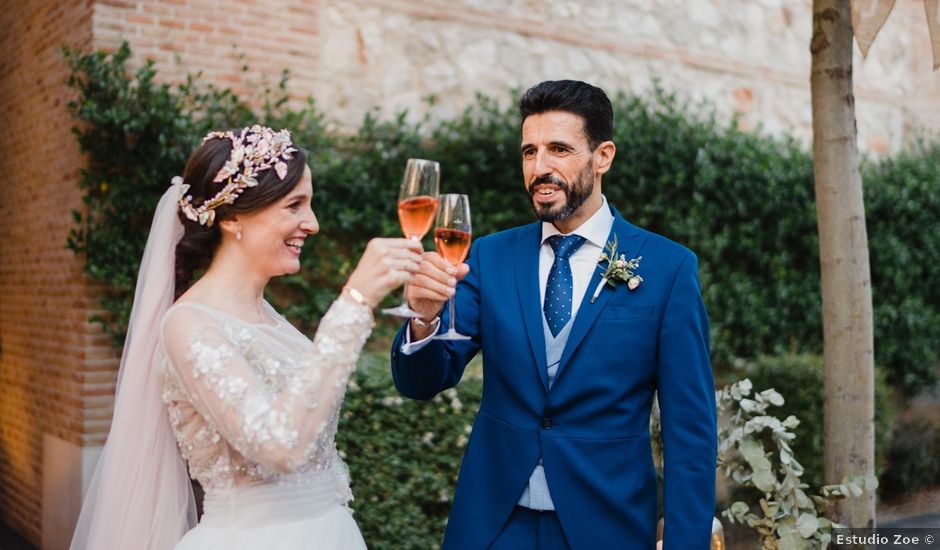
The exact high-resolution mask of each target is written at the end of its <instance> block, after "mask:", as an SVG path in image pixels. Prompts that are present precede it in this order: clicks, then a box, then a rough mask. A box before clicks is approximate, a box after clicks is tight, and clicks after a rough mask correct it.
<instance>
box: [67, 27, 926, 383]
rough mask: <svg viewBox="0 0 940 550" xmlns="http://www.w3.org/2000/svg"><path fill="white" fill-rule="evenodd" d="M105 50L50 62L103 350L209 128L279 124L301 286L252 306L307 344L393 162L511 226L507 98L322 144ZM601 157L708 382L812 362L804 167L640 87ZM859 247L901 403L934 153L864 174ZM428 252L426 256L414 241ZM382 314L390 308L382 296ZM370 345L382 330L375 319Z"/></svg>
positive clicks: (308, 120)
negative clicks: (297, 173) (296, 176)
mask: <svg viewBox="0 0 940 550" xmlns="http://www.w3.org/2000/svg"><path fill="white" fill-rule="evenodd" d="M129 53H130V52H129V50H128V49H127V48H126V46H125V47H123V48H122V49H120V50H119V51H118V52H116V53H115V54H114V55H105V54H100V53H97V54H88V55H82V54H79V53H69V54H68V60H69V62H70V64H71V66H72V70H73V73H72V74H73V76H72V78H71V80H70V83H71V85H72V86H73V87H74V88H75V90H76V92H77V98H76V99H75V101H73V102H72V103H71V104H70V108H71V110H72V112H73V113H74V114H75V116H76V119H77V121H78V126H77V129H76V134H77V136H78V139H79V143H80V145H81V147H82V150H83V151H85V152H86V153H87V155H88V158H89V162H90V163H89V167H88V169H87V170H85V171H84V172H83V174H82V181H81V186H82V188H83V189H84V190H85V192H86V207H87V208H86V212H85V213H83V214H77V222H78V223H77V224H76V229H75V231H74V232H73V234H72V236H71V237H70V245H71V246H72V248H73V249H74V250H76V251H77V252H82V253H85V254H86V259H87V261H86V270H87V271H88V273H89V274H91V275H92V276H93V277H95V278H97V279H100V280H103V281H107V282H108V283H110V288H111V292H110V293H109V294H108V296H106V298H105V304H104V305H105V308H106V309H107V310H109V311H112V312H113V315H112V316H110V317H109V318H107V319H103V320H102V321H103V322H105V323H106V325H107V326H108V329H109V330H110V331H111V332H112V333H113V334H114V335H115V336H116V338H117V339H118V340H120V338H121V337H122V335H123V332H124V329H125V320H126V315H127V312H128V310H129V306H130V300H131V296H132V292H133V281H134V278H135V274H136V269H137V259H138V258H139V257H140V253H141V251H142V247H143V243H144V240H145V238H146V232H147V228H148V227H149V222H150V216H151V214H152V208H153V205H154V204H155V203H156V199H157V197H158V196H159V195H160V193H161V192H162V190H163V189H165V187H166V185H167V184H168V182H169V180H170V178H171V177H172V176H173V175H175V174H178V173H180V172H181V170H182V166H183V162H184V159H185V156H186V154H187V153H188V152H189V151H190V150H191V149H192V148H193V146H194V145H195V144H196V143H198V142H199V139H200V138H201V136H202V135H203V134H204V132H205V131H206V130H207V129H208V128H219V127H228V126H237V125H240V124H244V123H246V122H247V121H248V120H252V119H259V120H261V121H262V122H264V123H267V124H269V125H271V126H278V127H288V128H291V129H292V130H293V131H294V136H295V139H296V141H297V142H298V143H299V144H301V145H302V146H304V147H305V148H307V149H308V150H309V151H310V152H311V169H312V171H313V175H314V186H315V194H314V208H315V210H316V212H317V214H318V217H319V219H320V223H321V228H322V229H321V234H320V235H318V236H317V238H314V239H310V240H309V242H308V245H307V248H306V250H305V254H304V260H303V262H304V268H303V269H302V271H301V273H299V274H297V275H294V276H291V277H285V278H282V279H280V280H278V281H276V282H275V283H274V284H273V285H272V286H271V287H270V292H269V299H271V300H272V301H273V302H274V303H275V304H276V305H277V306H279V307H280V308H281V309H282V310H283V311H285V313H286V314H287V315H288V316H289V317H290V318H291V319H293V320H294V321H295V322H297V323H298V324H300V325H301V326H302V327H303V328H304V329H305V330H308V331H309V330H311V329H312V328H313V327H314V326H315V324H316V319H318V318H319V316H320V315H321V314H322V312H323V311H324V310H325V308H326V307H327V305H328V304H329V302H330V301H331V300H332V299H333V297H334V296H335V295H336V292H337V290H338V289H339V288H340V287H341V285H342V282H343V281H344V280H345V278H346V277H347V276H348V274H349V272H350V271H351V269H352V267H353V266H354V262H355V261H357V259H358V255H359V254H360V253H361V250H362V249H363V248H364V245H365V242H366V241H367V239H368V238H370V237H372V236H376V235H397V234H399V231H400V229H399V228H398V223H397V220H396V216H395V199H396V196H397V188H398V183H399V181H400V178H401V171H402V167H403V166H404V163H405V159H406V158H408V157H411V156H420V157H430V158H434V159H436V160H439V161H440V162H441V165H442V183H441V185H442V190H443V191H461V192H465V193H468V194H469V195H470V196H471V197H472V202H473V215H474V226H475V227H474V231H475V233H476V234H477V235H485V234H487V233H490V232H492V231H496V230H499V229H504V228H507V227H510V226H513V225H517V224H520V223H525V222H528V221H530V220H531V219H532V214H531V209H530V206H528V204H527V200H526V197H525V194H524V193H523V190H522V177H521V172H520V160H519V153H518V148H519V122H518V117H517V115H516V113H515V108H514V107H513V106H512V105H513V103H514V102H513V101H511V100H507V101H503V102H496V101H494V100H492V99H487V98H483V97H481V98H479V99H478V101H477V102H476V104H474V105H472V106H470V107H468V108H467V110H466V111H465V112H464V113H463V114H462V115H461V116H459V117H457V118H455V119H454V120H448V121H443V122H440V123H432V122H429V121H422V122H421V123H418V124H412V123H409V122H407V119H406V117H405V114H404V113H402V114H400V115H399V116H397V117H393V118H391V119H388V120H383V119H380V118H379V117H378V116H373V115H370V116H367V117H366V118H365V119H364V121H363V123H362V124H361V126H360V127H359V129H358V130H357V131H356V132H354V133H351V134H348V133H339V132H331V131H328V129H327V125H326V124H325V122H324V117H323V114H322V113H321V112H320V111H318V110H317V108H316V106H315V105H314V104H313V103H312V101H311V102H309V103H308V104H307V105H304V106H302V107H300V108H295V109H291V108H287V107H286V106H285V105H286V104H285V103H284V100H283V97H284V94H283V89H284V87H283V84H284V81H283V80H282V81H281V83H280V87H278V86H270V87H269V88H268V89H267V91H266V92H265V93H262V94H261V97H260V98H253V99H255V101H256V102H257V101H260V102H261V103H262V105H263V108H261V109H258V110H255V111H252V110H251V109H249V108H248V106H247V103H246V101H245V100H243V99H242V98H239V97H237V96H235V95H232V94H231V92H230V91H228V90H219V89H215V88H211V87H209V88H207V89H204V90H203V89H200V88H199V87H197V86H195V85H194V84H192V82H189V83H187V84H185V85H183V86H177V87H172V86H168V85H161V84H157V83H156V82H155V72H154V68H153V66H152V65H146V66H145V67H143V68H142V69H140V70H138V71H137V72H136V73H135V74H128V73H127V72H126V71H125V69H124V64H125V62H126V60H127V57H128V56H129ZM613 102H614V109H615V117H616V126H615V141H616V143H617V147H618V155H617V159H616V161H615V162H614V165H613V169H612V170H611V172H610V174H608V175H607V176H606V177H605V179H604V181H605V184H604V192H605V193H606V195H607V196H608V198H609V200H610V202H611V203H612V204H614V205H617V206H618V208H619V209H620V211H621V213H623V214H624V216H625V217H627V218H628V219H630V220H632V221H634V222H635V223H637V224H639V225H641V226H645V227H648V228H650V229H652V230H654V231H658V232H660V233H663V234H665V235H667V236H669V237H672V238H673V239H675V240H678V241H679V242H682V243H685V244H687V245H688V246H689V247H690V248H692V249H693V250H695V251H696V252H697V253H698V255H699V260H700V262H699V265H700V274H701V279H702V287H703V293H704V296H705V302H706V305H707V307H708V310H709V314H710V318H711V326H712V349H713V359H714V362H715V365H716V367H717V368H718V369H719V372H724V373H729V374H730V375H733V376H736V375H737V374H739V372H738V369H736V367H735V366H736V365H738V364H739V361H738V360H739V359H748V358H754V357H757V356H761V355H779V354H783V353H804V352H805V353H819V352H820V351H821V348H822V341H821V333H822V330H821V312H820V291H819V262H818V247H817V238H816V223H815V206H814V193H813V176H812V165H811V159H810V156H809V154H808V153H807V152H806V151H805V150H804V149H802V148H801V147H800V146H799V145H798V144H797V143H796V142H794V141H792V140H790V139H785V138H770V137H767V136H764V135H760V134H756V133H747V132H742V131H740V130H738V129H736V127H735V125H734V123H733V122H732V123H730V124H729V123H725V122H719V121H718V120H717V119H716V117H714V116H713V115H712V114H711V112H710V111H709V109H708V108H707V107H693V106H689V105H687V104H686V103H683V102H682V101H681V100H679V99H677V98H676V97H674V96H673V95H670V94H669V93H667V92H665V91H663V90H660V89H654V90H652V91H651V92H650V93H649V94H647V95H644V96H625V95H616V96H615V97H614V98H613ZM863 178H864V182H865V196H866V201H867V204H868V209H867V220H868V231H869V236H870V243H871V261H872V286H873V294H874V315H875V353H876V363H877V364H878V365H880V366H882V368H884V369H885V372H886V374H887V378H888V381H889V382H890V383H892V384H894V385H897V386H899V387H901V388H903V389H904V390H905V391H907V392H909V393H916V392H917V391H919V390H921V389H923V388H925V387H928V386H930V385H932V384H933V383H934V382H935V381H936V375H935V366H936V363H937V359H938V351H940V289H938V287H937V286H936V285H932V284H924V281H928V282H930V281H936V280H940V224H937V223H935V220H937V219H940V144H936V143H935V144H932V145H929V144H925V145H921V146H919V147H916V148H913V149H912V150H911V151H909V152H907V153H904V154H901V155H898V156H897V157H896V158H892V159H888V160H885V161H883V162H878V163H875V162H871V163H866V164H865V165H864V166H863ZM427 244H430V243H427ZM390 300H391V299H390ZM381 323H382V324H381V326H380V334H382V333H384V334H387V333H388V332H389V331H390V330H392V329H393V327H394V320H391V319H385V318H383V319H382V320H381Z"/></svg>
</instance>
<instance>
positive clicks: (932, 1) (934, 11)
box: [924, 0, 940, 71]
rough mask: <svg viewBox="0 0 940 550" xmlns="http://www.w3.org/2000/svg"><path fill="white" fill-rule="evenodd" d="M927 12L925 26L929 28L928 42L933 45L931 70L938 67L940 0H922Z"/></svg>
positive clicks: (939, 53) (939, 66) (939, 56)
mask: <svg viewBox="0 0 940 550" xmlns="http://www.w3.org/2000/svg"><path fill="white" fill-rule="evenodd" d="M924 10H925V11H926V12H927V28H928V29H930V43H931V44H932V45H933V70H935V71H936V70H937V68H940V0H924Z"/></svg>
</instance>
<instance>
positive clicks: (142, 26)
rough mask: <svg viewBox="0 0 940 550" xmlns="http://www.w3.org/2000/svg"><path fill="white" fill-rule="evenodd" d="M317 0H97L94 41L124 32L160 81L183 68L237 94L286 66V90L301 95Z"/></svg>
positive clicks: (274, 78)
mask: <svg viewBox="0 0 940 550" xmlns="http://www.w3.org/2000/svg"><path fill="white" fill-rule="evenodd" d="M318 4H319V1H318V0H229V1H226V2H220V1H218V0H149V1H146V2H132V1H125V0H99V1H98V2H96V4H95V16H94V37H95V44H96V46H97V47H101V48H106V49H113V48H116V47H117V46H118V45H119V44H120V43H121V41H122V40H127V41H128V43H129V44H130V46H131V50H132V51H133V52H134V57H135V59H136V63H135V64H140V63H141V60H143V59H146V58H149V59H153V60H154V61H155V62H156V63H157V69H158V71H159V75H160V78H161V79H163V80H164V81H169V82H180V81H182V80H183V79H184V78H185V77H186V75H187V74H190V73H197V72H201V78H200V80H201V81H202V82H211V83H213V84H215V85H216V86H219V87H223V88H224V87H231V88H232V89H233V90H234V91H235V92H236V93H242V94H244V93H246V92H249V91H251V93H252V94H254V93H256V90H255V89H256V88H257V87H258V86H259V85H260V86H264V85H270V86H275V85H277V83H278V80H279V78H280V74H281V71H282V70H283V69H285V68H287V69H289V70H290V74H291V78H290V82H289V87H288V93H289V95H290V97H291V98H292V99H294V100H303V99H306V97H307V96H309V95H310V94H311V93H312V89H313V80H314V66H313V53H314V52H315V51H317V24H318V19H317V11H318V8H317V6H318ZM133 65H134V64H132V66H133ZM246 67H247V71H246V70H245V68H246ZM259 73H263V76H259Z"/></svg>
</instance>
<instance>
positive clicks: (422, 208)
mask: <svg viewBox="0 0 940 550" xmlns="http://www.w3.org/2000/svg"><path fill="white" fill-rule="evenodd" d="M440 182H441V165H440V164H438V163H436V162H434V161H433V160H424V159H408V164H407V165H405V176H404V178H402V181H401V188H400V189H399V191H398V221H399V222H400V223H401V230H402V232H403V233H404V234H405V237H406V238H408V239H412V240H415V241H420V240H421V239H422V238H424V235H425V234H426V233H427V232H428V229H430V228H431V223H432V222H433V221H434V212H435V211H436V210H437V193H438V187H439V186H440ZM407 288H408V285H407V283H406V284H405V285H404V289H407ZM404 289H403V290H402V302H401V304H400V305H398V306H396V307H393V308H388V309H383V310H382V313H385V314H388V315H397V316H398V317H408V318H412V317H420V316H421V315H420V314H419V313H418V312H416V311H414V310H412V309H411V308H410V307H408V301H407V299H406V298H405V290H404Z"/></svg>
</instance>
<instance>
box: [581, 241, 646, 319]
mask: <svg viewBox="0 0 940 550" xmlns="http://www.w3.org/2000/svg"><path fill="white" fill-rule="evenodd" d="M605 250H606V252H601V255H600V257H599V258H598V259H597V264H598V265H597V268H598V269H603V270H604V273H603V274H601V282H600V283H598V284H597V288H595V289H594V294H593V295H592V296H591V303H592V304H593V303H594V300H597V297H598V296H600V294H601V289H602V288H604V284H605V283H606V284H608V285H610V287H611V288H616V287H617V283H618V282H620V281H622V282H625V283H627V288H629V289H630V290H636V288H637V287H638V286H640V283H642V282H643V277H640V276H639V275H637V274H636V273H634V272H633V270H634V269H636V268H638V267H640V260H642V259H643V256H639V257H636V258H633V259H630V260H628V259H627V257H626V256H625V255H623V254H621V255H620V256H617V235H616V233H615V234H614V240H613V241H607V246H606V247H605ZM604 262H607V266H606V267H605V266H604V265H603V264H604Z"/></svg>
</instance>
